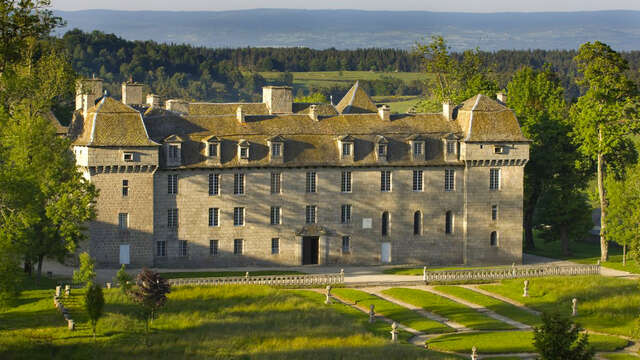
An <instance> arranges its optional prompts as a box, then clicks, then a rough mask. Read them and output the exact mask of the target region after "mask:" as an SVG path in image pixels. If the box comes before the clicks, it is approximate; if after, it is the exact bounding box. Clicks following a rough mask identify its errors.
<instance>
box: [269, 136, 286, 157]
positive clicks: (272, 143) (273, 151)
mask: <svg viewBox="0 0 640 360" xmlns="http://www.w3.org/2000/svg"><path fill="white" fill-rule="evenodd" d="M284 141H285V140H284V138H283V137H282V136H280V135H277V136H274V137H272V138H271V139H269V140H268V141H267V143H268V145H269V161H271V162H275V163H282V162H283V158H284Z"/></svg>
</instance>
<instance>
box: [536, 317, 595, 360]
mask: <svg viewBox="0 0 640 360" xmlns="http://www.w3.org/2000/svg"><path fill="white" fill-rule="evenodd" d="M542 323H543V324H542V326H540V327H537V328H534V330H533V332H534V340H533V345H534V346H535V347H536V350H537V352H538V353H539V354H540V359H542V360H590V359H593V355H594V354H595V352H594V350H593V349H592V348H591V347H590V346H589V336H588V335H587V334H580V331H581V330H582V329H581V328H580V326H579V325H577V324H574V323H573V322H572V321H571V320H570V319H569V317H567V316H563V315H559V314H549V313H544V314H542Z"/></svg>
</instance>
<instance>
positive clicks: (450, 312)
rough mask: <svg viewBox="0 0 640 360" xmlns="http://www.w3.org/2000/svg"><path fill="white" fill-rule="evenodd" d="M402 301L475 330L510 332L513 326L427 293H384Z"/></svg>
mask: <svg viewBox="0 0 640 360" xmlns="http://www.w3.org/2000/svg"><path fill="white" fill-rule="evenodd" d="M382 293H383V294H386V295H389V296H391V297H393V298H396V299H398V300H400V301H404V302H406V303H409V304H411V305H415V306H418V307H421V308H423V309H425V310H427V311H430V312H432V313H435V314H438V315H440V316H444V317H446V318H447V319H449V320H451V321H454V322H457V323H459V324H462V325H464V326H466V327H468V328H470V329H475V330H509V329H514V327H513V326H511V325H509V324H507V323H504V322H502V321H499V320H496V319H494V318H491V317H489V316H486V315H484V314H481V313H479V312H477V311H476V310H474V309H472V308H470V307H468V306H465V305H462V304H459V303H457V302H455V301H453V300H449V299H447V298H444V297H442V296H439V295H436V294H432V293H429V292H426V291H422V290H417V289H406V288H393V289H387V290H384V291H383V292H382Z"/></svg>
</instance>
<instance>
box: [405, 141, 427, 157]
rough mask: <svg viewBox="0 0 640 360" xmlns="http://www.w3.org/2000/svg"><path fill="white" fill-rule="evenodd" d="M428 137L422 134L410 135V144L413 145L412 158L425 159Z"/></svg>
mask: <svg viewBox="0 0 640 360" xmlns="http://www.w3.org/2000/svg"><path fill="white" fill-rule="evenodd" d="M425 143H426V139H425V138H424V137H422V136H420V135H412V136H410V137H409V145H410V146H411V160H414V161H418V160H424V159H425V153H426V146H425Z"/></svg>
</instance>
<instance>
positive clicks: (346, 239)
mask: <svg viewBox="0 0 640 360" xmlns="http://www.w3.org/2000/svg"><path fill="white" fill-rule="evenodd" d="M350 252H351V236H343V237H342V253H343V254H349V253H350Z"/></svg>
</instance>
